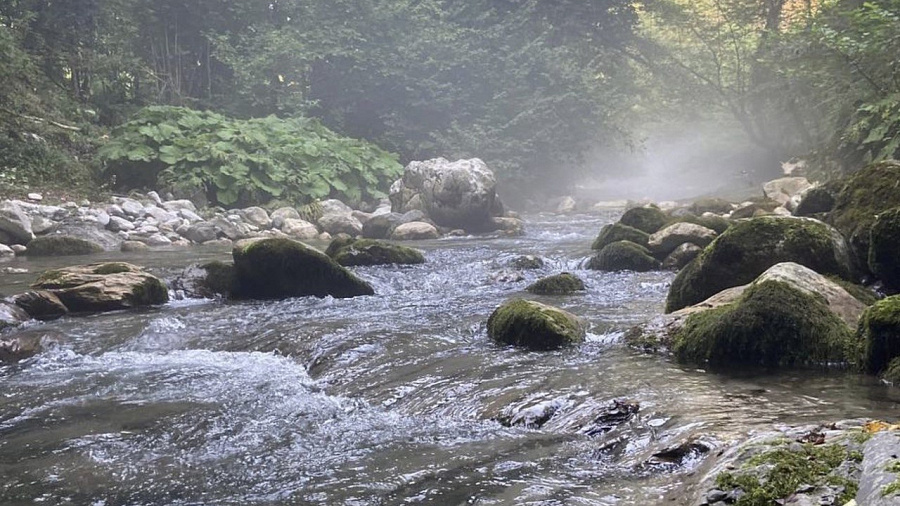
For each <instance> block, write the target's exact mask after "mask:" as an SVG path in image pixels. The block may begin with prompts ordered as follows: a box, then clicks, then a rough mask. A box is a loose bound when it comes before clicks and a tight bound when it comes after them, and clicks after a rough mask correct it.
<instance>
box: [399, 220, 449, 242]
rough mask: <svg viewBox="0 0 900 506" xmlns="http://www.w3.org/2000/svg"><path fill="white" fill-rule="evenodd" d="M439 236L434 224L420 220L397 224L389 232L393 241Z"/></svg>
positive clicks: (435, 237)
mask: <svg viewBox="0 0 900 506" xmlns="http://www.w3.org/2000/svg"><path fill="white" fill-rule="evenodd" d="M440 236H441V234H440V233H439V232H438V230H437V228H435V227H434V225H432V224H430V223H425V222H422V221H412V222H409V223H404V224H402V225H398V226H397V228H395V229H394V231H393V232H391V239H393V240H395V241H416V240H426V239H437V238H438V237H440Z"/></svg>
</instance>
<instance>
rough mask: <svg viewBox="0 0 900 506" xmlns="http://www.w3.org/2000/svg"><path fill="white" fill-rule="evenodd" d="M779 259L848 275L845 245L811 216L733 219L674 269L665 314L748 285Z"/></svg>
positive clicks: (848, 266) (816, 269)
mask: <svg viewBox="0 0 900 506" xmlns="http://www.w3.org/2000/svg"><path fill="white" fill-rule="evenodd" d="M782 262H796V263H799V264H801V265H805V266H807V267H809V268H811V269H813V270H814V271H816V272H819V273H821V274H835V275H838V276H840V277H843V278H844V279H852V272H853V268H852V265H851V261H850V254H849V249H848V247H847V243H846V241H845V240H844V238H843V237H841V235H840V234H839V233H838V232H837V231H836V230H834V229H833V228H831V227H829V226H828V225H826V224H824V223H822V222H820V221H818V220H813V219H811V218H781V217H775V216H765V217H760V218H753V219H750V220H744V221H738V222H736V223H735V224H734V225H732V226H731V227H730V228H729V229H728V230H727V231H725V233H723V234H722V235H720V236H719V237H718V238H717V239H716V240H715V241H714V242H713V243H712V244H710V245H709V246H708V247H707V248H706V249H705V250H704V251H703V253H701V254H700V255H699V256H698V257H697V258H696V259H695V260H694V261H692V262H691V263H690V264H688V265H687V266H686V267H685V268H684V269H682V270H681V272H679V273H678V275H677V276H676V277H675V280H674V281H672V285H671V287H670V289H669V295H668V298H667V301H666V312H672V311H676V310H678V309H681V308H683V307H687V306H690V305H692V304H696V303H698V302H700V301H702V300H704V299H706V298H708V297H710V296H712V295H714V294H716V293H718V292H720V291H722V290H724V289H725V288H729V287H732V286H738V285H743V284H747V283H750V282H751V281H753V280H754V279H756V278H757V277H758V276H759V275H760V274H762V273H763V272H765V271H766V269H768V268H769V267H771V266H773V265H775V264H778V263H782Z"/></svg>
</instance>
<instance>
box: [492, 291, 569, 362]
mask: <svg viewBox="0 0 900 506" xmlns="http://www.w3.org/2000/svg"><path fill="white" fill-rule="evenodd" d="M487 329H488V336H489V337H490V338H491V339H493V340H495V341H497V342H499V343H502V344H510V345H513V346H521V347H524V348H528V349H531V350H554V349H558V348H562V347H564V346H566V345H570V344H576V343H580V342H582V341H584V336H585V324H584V322H583V321H582V320H581V319H580V318H578V317H577V316H575V315H573V314H572V313H569V312H567V311H563V310H562V309H559V308H555V307H552V306H548V305H546V304H541V303H539V302H534V301H530V300H523V299H516V300H512V301H510V302H507V303H505V304H503V305H502V306H500V307H499V308H497V309H496V310H495V311H494V312H493V313H492V314H491V316H490V318H488V322H487Z"/></svg>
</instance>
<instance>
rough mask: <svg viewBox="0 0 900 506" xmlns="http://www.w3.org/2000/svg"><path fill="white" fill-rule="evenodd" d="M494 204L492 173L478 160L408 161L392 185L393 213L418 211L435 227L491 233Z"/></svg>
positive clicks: (494, 189) (496, 207)
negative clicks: (424, 214) (435, 225)
mask: <svg viewBox="0 0 900 506" xmlns="http://www.w3.org/2000/svg"><path fill="white" fill-rule="evenodd" d="M415 199H419V200H420V201H421V205H420V206H419V205H418V204H416V205H411V203H414V201H415ZM497 204H498V198H497V192H496V180H495V178H494V173H493V172H492V171H491V170H490V169H489V168H488V167H487V165H485V163H484V162H483V161H481V160H479V159H478V158H473V159H471V160H458V161H455V162H450V161H448V160H446V159H444V158H436V159H433V160H427V161H424V162H411V163H410V164H409V165H407V167H406V170H405V171H404V173H403V177H402V178H401V179H400V180H398V181H397V182H395V183H394V184H393V185H392V186H391V206H392V208H393V211H395V212H401V213H402V212H406V211H408V210H411V209H416V208H420V209H421V210H423V211H424V212H425V213H426V214H427V215H428V217H429V218H430V219H431V220H433V221H434V222H435V223H436V224H438V225H440V226H444V227H448V228H462V229H465V230H468V231H490V230H491V221H490V218H491V217H492V216H495V215H496V214H497V213H496V210H497V209H498V207H499V206H498V205H497Z"/></svg>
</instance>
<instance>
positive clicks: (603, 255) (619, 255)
mask: <svg viewBox="0 0 900 506" xmlns="http://www.w3.org/2000/svg"><path fill="white" fill-rule="evenodd" d="M659 266H660V264H659V260H657V259H655V258H653V257H652V256H651V255H650V251H649V250H647V248H645V247H643V246H641V245H639V244H635V243H633V242H629V241H618V242H614V243H612V244H609V245H607V246H606V247H604V248H603V249H602V250H600V252H599V253H597V255H596V256H594V257H593V258H591V260H590V262H588V269H592V270H595V271H636V272H646V271H652V270H655V269H659Z"/></svg>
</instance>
